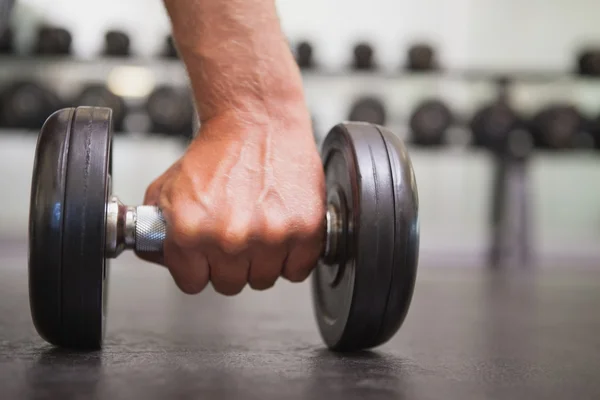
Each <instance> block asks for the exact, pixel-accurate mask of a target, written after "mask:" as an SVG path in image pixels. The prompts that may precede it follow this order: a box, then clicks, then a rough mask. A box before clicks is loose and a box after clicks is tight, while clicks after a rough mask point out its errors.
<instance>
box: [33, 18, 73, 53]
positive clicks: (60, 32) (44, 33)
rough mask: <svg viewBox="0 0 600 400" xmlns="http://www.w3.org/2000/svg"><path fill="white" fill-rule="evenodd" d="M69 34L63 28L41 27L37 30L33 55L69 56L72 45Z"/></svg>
mask: <svg viewBox="0 0 600 400" xmlns="http://www.w3.org/2000/svg"><path fill="white" fill-rule="evenodd" d="M72 41H73V39H72V37H71V33H70V32H69V31H68V30H66V29H65V28H60V27H54V26H47V25H44V26H41V27H40V28H39V29H38V34H37V42H36V45H35V53H36V54H37V55H52V56H57V55H61V56H64V55H69V54H71V45H72Z"/></svg>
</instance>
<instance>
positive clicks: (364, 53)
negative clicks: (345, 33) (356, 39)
mask: <svg viewBox="0 0 600 400" xmlns="http://www.w3.org/2000/svg"><path fill="white" fill-rule="evenodd" d="M373 55H374V51H373V47H371V45H369V44H368V43H364V42H363V43H358V44H357V45H355V46H354V60H353V65H352V66H353V68H354V69H355V70H359V71H368V70H373V69H375V61H374V60H373V58H374V57H373Z"/></svg>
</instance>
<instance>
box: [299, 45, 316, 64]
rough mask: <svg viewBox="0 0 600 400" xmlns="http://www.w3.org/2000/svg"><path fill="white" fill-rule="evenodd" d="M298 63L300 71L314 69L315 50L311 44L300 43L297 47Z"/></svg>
mask: <svg viewBox="0 0 600 400" xmlns="http://www.w3.org/2000/svg"><path fill="white" fill-rule="evenodd" d="M296 62H297V63H298V66H299V67H300V69H312V68H313V67H314V60H313V48H312V45H311V44H310V43H309V42H300V43H298V46H296Z"/></svg>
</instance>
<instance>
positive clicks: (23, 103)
mask: <svg viewBox="0 0 600 400" xmlns="http://www.w3.org/2000/svg"><path fill="white" fill-rule="evenodd" d="M60 107H62V104H61V101H60V99H59V97H58V96H57V95H56V94H54V93H53V92H52V91H51V90H50V89H48V88H46V87H44V86H43V85H41V84H39V83H37V82H34V81H16V82H13V83H11V84H10V85H8V86H7V87H5V88H4V89H3V91H2V94H1V95H0V126H2V127H5V128H17V129H36V130H38V129H40V127H41V126H42V124H43V123H44V121H45V120H46V118H47V116H48V115H49V114H51V113H52V112H54V111H56V110H58V109H59V108H60Z"/></svg>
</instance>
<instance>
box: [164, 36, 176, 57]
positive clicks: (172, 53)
mask: <svg viewBox="0 0 600 400" xmlns="http://www.w3.org/2000/svg"><path fill="white" fill-rule="evenodd" d="M162 55H163V57H164V58H171V59H176V58H179V53H178V52H177V47H176V46H175V41H174V40H173V36H172V35H168V36H167V37H166V39H165V44H164V49H163V54H162Z"/></svg>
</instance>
